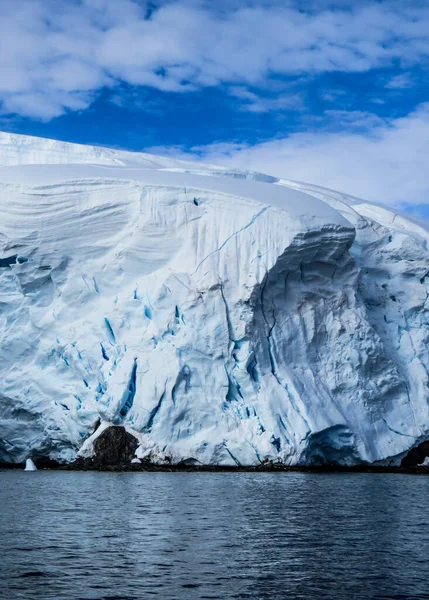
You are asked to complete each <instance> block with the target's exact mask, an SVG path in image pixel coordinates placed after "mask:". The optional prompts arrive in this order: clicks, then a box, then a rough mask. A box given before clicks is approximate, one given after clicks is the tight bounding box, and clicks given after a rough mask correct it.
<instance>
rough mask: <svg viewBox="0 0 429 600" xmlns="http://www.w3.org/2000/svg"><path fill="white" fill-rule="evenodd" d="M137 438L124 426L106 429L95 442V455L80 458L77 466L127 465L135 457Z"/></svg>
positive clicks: (105, 466) (97, 467)
mask: <svg viewBox="0 0 429 600" xmlns="http://www.w3.org/2000/svg"><path fill="white" fill-rule="evenodd" d="M137 446H138V441H137V439H136V438H135V437H134V436H133V435H131V434H130V433H128V432H127V431H125V429H124V427H120V426H112V427H109V428H108V429H105V430H104V431H103V433H101V434H100V436H99V437H98V438H97V439H96V440H95V442H94V456H92V457H91V458H85V459H78V460H77V461H76V463H75V466H77V467H82V468H90V469H104V468H109V467H116V468H118V467H119V468H120V467H123V468H124V467H126V466H128V465H129V464H130V462H131V461H132V459H133V458H134V455H135V452H136V450H137Z"/></svg>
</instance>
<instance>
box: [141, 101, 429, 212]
mask: <svg viewBox="0 0 429 600" xmlns="http://www.w3.org/2000/svg"><path fill="white" fill-rule="evenodd" d="M336 117H337V119H341V115H340V114H337V115H336ZM344 117H345V121H344V122H343V123H342V124H341V131H338V129H336V130H335V131H331V130H329V129H325V130H316V131H310V132H306V133H294V134H291V135H289V136H288V137H286V138H282V139H276V140H273V141H269V142H265V143H261V144H257V145H254V146H247V145H245V144H241V145H240V144H229V143H217V144H211V145H210V146H205V147H195V148H192V149H191V150H190V152H183V151H181V150H180V149H179V148H176V149H175V150H174V149H166V148H153V149H152V151H156V152H158V153H164V154H165V153H166V152H168V151H169V152H170V154H173V153H174V155H175V156H178V157H181V158H186V159H193V160H199V161H203V162H208V163H213V164H220V165H225V166H226V167H233V168H239V169H248V170H255V171H262V172H264V173H268V174H271V175H275V176H278V177H283V178H286V179H294V180H296V181H305V182H307V183H314V184H317V185H321V186H325V187H328V188H331V189H335V190H340V191H344V192H347V193H351V194H353V195H355V196H358V197H361V198H365V199H367V200H373V201H375V202H382V203H386V204H393V205H396V206H399V207H403V208H407V209H412V208H413V206H414V208H417V209H419V208H420V209H422V206H421V205H425V204H426V205H429V177H428V164H429V103H427V104H423V105H421V106H419V107H418V108H417V110H416V111H414V112H413V113H411V114H410V115H408V116H407V117H403V118H398V119H392V120H386V121H383V120H382V119H378V118H375V117H374V115H365V114H364V113H345V114H344ZM353 117H354V118H353ZM337 126H338V124H337ZM419 205H420V206H419ZM420 212H422V214H426V216H428V217H429V211H426V213H425V211H424V210H420Z"/></svg>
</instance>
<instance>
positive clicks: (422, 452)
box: [401, 441, 429, 468]
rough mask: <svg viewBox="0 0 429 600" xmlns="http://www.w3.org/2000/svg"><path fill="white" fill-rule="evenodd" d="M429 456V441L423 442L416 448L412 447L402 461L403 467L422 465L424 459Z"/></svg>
mask: <svg viewBox="0 0 429 600" xmlns="http://www.w3.org/2000/svg"><path fill="white" fill-rule="evenodd" d="M427 456H429V441H425V442H422V443H421V444H419V445H418V446H416V447H415V448H412V449H411V450H410V451H409V452H408V454H407V455H406V456H404V458H403V459H402V461H401V467H406V468H410V467H416V466H417V465H421V464H422V462H423V461H424V459H425V458H426V457H427Z"/></svg>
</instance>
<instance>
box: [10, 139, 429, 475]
mask: <svg viewBox="0 0 429 600" xmlns="http://www.w3.org/2000/svg"><path fill="white" fill-rule="evenodd" d="M2 156H3V159H2ZM59 157H60V158H59ZM31 163H33V164H31ZM77 163H81V164H77ZM85 163H88V164H85ZM89 163H90V164H89ZM2 164H4V165H12V166H7V167H6V166H4V167H2V168H0V302H1V308H2V310H1V312H0V334H1V336H2V344H1V346H0V380H1V382H2V388H1V392H0V430H1V434H0V435H1V437H0V461H9V462H19V461H22V460H23V459H24V458H25V457H26V456H29V455H31V456H33V457H34V458H35V460H36V459H37V457H38V456H43V457H50V458H51V459H54V460H58V461H60V462H61V461H62V462H69V461H72V460H74V459H75V457H76V455H78V456H80V457H82V458H83V459H85V460H86V459H90V458H91V457H92V456H94V455H95V459H94V460H100V461H102V463H103V464H106V465H107V464H111V465H112V464H118V463H121V462H123V461H125V462H129V461H131V460H132V459H133V457H134V451H135V445H136V442H135V439H136V438H137V440H138V448H137V457H138V458H140V459H141V460H143V461H146V460H149V461H152V462H154V463H157V464H180V463H182V464H183V461H185V463H186V461H187V463H189V464H194V465H223V466H238V465H249V466H255V465H260V464H266V463H267V462H272V463H281V464H285V465H296V464H309V465H317V464H340V465H356V464H359V463H380V464H399V463H400V461H401V458H402V457H403V456H404V455H405V454H406V453H407V452H408V450H409V449H410V448H412V447H414V446H416V445H418V444H419V443H420V442H422V441H424V440H426V439H428V438H429V409H428V406H429V389H428V373H429V301H428V294H429V251H428V242H429V234H428V230H427V225H426V224H425V223H420V222H417V221H415V220H413V219H411V218H405V217H403V216H401V215H398V214H396V213H394V212H393V211H390V210H387V209H384V208H382V207H378V206H374V205H371V204H368V203H365V202H363V201H359V200H357V199H355V198H351V197H348V196H345V195H343V194H339V193H336V192H332V191H330V190H322V189H320V188H315V187H314V186H306V185H304V184H296V183H294V182H289V181H279V180H276V179H274V178H271V177H267V176H263V175H260V174H255V173H246V172H228V171H225V170H222V169H219V168H216V167H204V166H201V167H200V166H195V165H190V164H186V163H181V162H180V161H172V160H170V159H162V158H158V157H153V156H150V155H143V154H132V153H121V152H116V151H111V150H105V149H94V148H90V147H88V148H85V147H81V146H75V145H71V144H58V143H55V142H52V141H49V140H37V139H35V138H23V137H22V136H11V135H3V136H2V135H0V165H2ZM13 165H15V166H13ZM250 180H251V181H250ZM112 426H113V427H112ZM94 428H96V432H95V433H93V434H92V432H93V431H94ZM124 428H125V429H124ZM131 451H132V452H131ZM100 464H101V463H100Z"/></svg>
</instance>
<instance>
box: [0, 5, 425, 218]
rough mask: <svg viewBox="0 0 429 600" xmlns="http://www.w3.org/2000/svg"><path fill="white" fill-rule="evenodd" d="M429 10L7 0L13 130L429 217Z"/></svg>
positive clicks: (2, 60) (1, 121) (2, 112)
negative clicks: (298, 184)
mask: <svg viewBox="0 0 429 600" xmlns="http://www.w3.org/2000/svg"><path fill="white" fill-rule="evenodd" d="M428 70H429V2H428V1H426V0H423V1H419V0H407V1H405V0H401V1H397V0H380V1H378V0H361V1H359V2H357V1H356V2H350V1H348V0H342V1H338V2H335V1H333V2H331V1H329V0H307V1H304V0H282V1H277V0H272V1H271V0H259V1H252V0H228V1H226V0H225V1H224V0H216V1H214V0H212V1H209V0H171V1H170V0H167V1H159V2H149V1H145V0H0V128H1V129H3V130H5V131H13V132H17V133H26V134H30V135H40V136H44V137H52V138H56V139H61V140H67V141H74V142H81V143H91V144H99V145H107V146H114V147H120V148H127V149H132V150H145V149H146V150H147V149H149V150H150V151H155V152H158V153H164V154H165V153H167V154H174V155H177V156H184V157H187V158H191V159H194V160H203V161H206V162H215V163H220V164H225V165H226V166H234V167H240V168H249V169H255V170H262V171H265V172H269V173H273V174H275V175H280V176H283V177H286V178H290V179H297V180H304V181H309V182H312V183H316V184H320V185H325V186H327V187H332V188H336V189H340V190H343V191H346V192H349V193H352V194H354V195H357V196H362V197H365V198H368V199H370V200H375V201H381V202H387V203H390V204H394V205H398V206H402V207H404V208H406V209H408V210H412V211H414V212H417V213H420V214H424V215H429V211H428V210H427V205H429V181H428V179H429V177H428V176H427V174H426V171H428V161H429V95H428V91H429V90H428V87H429V79H428Z"/></svg>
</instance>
